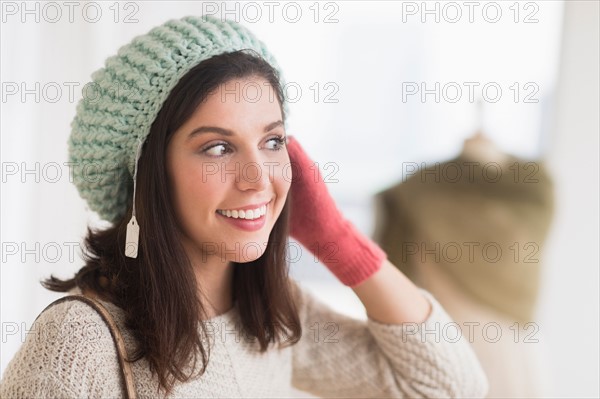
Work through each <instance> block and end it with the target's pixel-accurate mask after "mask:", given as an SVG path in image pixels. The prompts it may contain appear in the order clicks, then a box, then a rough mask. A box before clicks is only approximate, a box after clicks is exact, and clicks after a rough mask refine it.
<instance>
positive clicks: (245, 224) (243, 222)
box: [216, 201, 270, 231]
mask: <svg viewBox="0 0 600 399" xmlns="http://www.w3.org/2000/svg"><path fill="white" fill-rule="evenodd" d="M269 202H270V201H269ZM269 202H268V203H269ZM268 203H267V204H264V205H262V207H261V208H262V209H263V210H261V208H258V209H259V211H258V215H254V210H253V209H248V210H240V211H237V210H221V209H219V210H217V212H216V213H217V215H218V217H219V218H220V219H221V218H222V219H223V221H225V222H227V223H229V224H231V225H233V226H234V227H236V228H238V229H240V230H244V231H257V230H260V229H262V228H263V226H264V225H265V222H266V220H267V216H266V213H267V209H268ZM253 206H254V205H253ZM255 209H256V208H255ZM234 212H237V213H238V215H237V217H233V214H234ZM241 212H243V215H244V218H241V217H240V213H241ZM228 213H229V214H230V215H229V216H227V214H228ZM250 213H251V214H250Z"/></svg>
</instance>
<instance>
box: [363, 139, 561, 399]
mask: <svg viewBox="0 0 600 399" xmlns="http://www.w3.org/2000/svg"><path fill="white" fill-rule="evenodd" d="M376 206H377V221H376V231H375V239H376V240H377V241H378V243H379V244H380V245H381V246H382V248H383V249H384V250H385V251H386V252H387V254H388V257H389V258H390V260H391V261H392V263H394V264H395V265H397V266H398V268H399V269H400V270H401V271H402V272H403V273H404V274H406V275H407V277H409V278H410V279H411V280H412V281H413V282H415V284H417V285H419V286H422V287H423V288H426V289H428V290H429V291H430V292H432V293H433V294H434V295H435V296H436V297H437V298H438V300H439V301H440V303H442V304H443V305H444V307H445V308H446V309H447V311H448V313H449V314H450V315H451V316H452V317H453V318H454V320H455V321H456V322H457V323H458V324H459V325H460V327H461V328H462V335H463V336H464V337H466V338H467V339H469V342H471V343H472V346H473V349H474V350H475V352H476V353H477V355H478V356H479V358H480V361H481V363H482V365H483V367H484V369H485V370H486V373H487V374H488V379H489V381H490V392H489V395H488V397H490V398H500V397H502V398H508V397H535V396H540V395H542V391H541V387H540V385H541V382H540V376H539V375H537V373H538V369H539V367H538V364H536V359H537V355H536V354H535V350H536V345H535V340H536V339H539V338H540V337H539V334H538V335H537V336H536V331H537V330H536V328H537V325H535V324H527V323H528V322H533V321H534V314H535V307H536V300H537V296H538V290H539V282H540V271H541V268H540V266H541V264H540V261H541V259H540V258H541V253H542V245H543V242H544V240H545V238H546V235H547V232H548V230H549V226H550V222H551V216H552V213H553V201H552V182H551V180H550V178H549V176H548V175H547V173H546V172H545V169H544V167H543V165H541V164H540V163H528V162H527V161H525V160H521V159H518V158H516V157H513V156H511V155H508V154H505V153H503V152H502V151H501V150H500V149H498V147H497V146H496V145H495V144H494V143H493V142H492V141H491V140H489V139H488V138H487V137H486V136H485V135H484V134H482V132H481V131H478V132H477V133H476V134H475V135H474V136H473V137H471V138H468V139H466V140H465V142H464V145H463V150H462V152H461V154H460V155H459V156H458V157H456V158H454V159H452V160H450V161H447V162H443V163H439V164H437V165H433V166H429V167H427V168H425V169H422V170H419V171H417V172H416V173H415V174H414V175H412V176H410V177H408V178H407V179H405V181H404V182H402V183H399V184H397V185H395V186H394V187H391V188H389V189H387V190H385V191H383V192H380V193H378V194H377V196H376ZM516 323H518V324H516ZM498 335H500V336H498Z"/></svg>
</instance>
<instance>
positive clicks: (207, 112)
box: [191, 76, 282, 126]
mask: <svg viewBox="0 0 600 399" xmlns="http://www.w3.org/2000/svg"><path fill="white" fill-rule="evenodd" d="M281 117H282V115H281V106H280V104H279V99H278V98H277V95H276V93H275V89H274V88H273V87H272V86H271V84H270V83H269V82H268V81H267V80H266V79H264V78H262V77H258V76H252V77H246V78H240V79H232V80H229V81H227V82H225V83H222V84H221V85H219V86H218V87H217V88H215V89H214V90H213V91H212V92H211V93H210V94H209V95H208V96H207V97H206V99H205V100H204V101H203V102H202V103H201V104H200V105H199V106H198V108H196V110H195V111H194V114H193V115H192V118H191V119H192V120H195V121H196V122H199V121H202V122H206V123H208V122H210V123H212V124H216V123H219V124H232V125H235V124H240V123H241V124H246V125H248V124H251V123H252V122H254V123H259V124H262V125H263V126H264V125H265V124H268V123H271V122H273V121H274V120H277V119H281Z"/></svg>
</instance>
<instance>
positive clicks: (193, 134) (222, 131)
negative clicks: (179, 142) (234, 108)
mask: <svg viewBox="0 0 600 399" xmlns="http://www.w3.org/2000/svg"><path fill="white" fill-rule="evenodd" d="M279 126H283V122H282V121H281V120H278V121H275V122H272V123H269V124H268V125H267V126H265V128H264V129H263V132H264V133H267V132H269V131H271V130H273V129H275V128H276V127H279ZM204 133H216V134H220V135H222V136H235V133H234V132H233V130H229V129H224V128H222V127H217V126H200V127H198V128H196V129H194V130H192V131H191V133H190V134H189V135H188V136H187V139H186V141H188V140H191V139H192V138H194V137H196V136H199V135H201V134H204Z"/></svg>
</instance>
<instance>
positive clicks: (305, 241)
mask: <svg viewBox="0 0 600 399" xmlns="http://www.w3.org/2000/svg"><path fill="white" fill-rule="evenodd" d="M287 150H288V154H289V156H290V162H291V164H292V165H291V166H292V185H291V189H290V191H291V193H290V200H291V209H290V213H291V216H290V225H291V226H290V235H291V236H292V238H294V239H295V240H297V241H298V242H299V243H300V244H302V245H303V246H304V247H306V248H307V249H308V250H309V251H311V252H312V253H313V254H314V255H315V256H316V257H317V259H319V261H321V263H323V264H324V265H325V266H327V268H328V269H329V270H330V271H331V272H332V273H333V274H334V275H335V276H336V277H337V278H338V279H339V280H340V281H341V282H342V283H343V284H345V285H347V286H351V287H352V286H356V285H358V284H360V283H361V282H363V281H364V280H366V279H367V278H369V277H370V276H371V275H372V274H373V273H375V272H376V271H377V270H379V269H380V268H381V265H382V263H383V261H384V259H386V257H387V255H386V254H385V252H383V250H382V249H381V248H379V246H377V244H375V243H374V242H373V241H372V240H371V239H369V238H368V237H366V236H365V235H363V234H362V233H361V232H359V231H358V230H357V229H356V227H355V226H354V225H353V224H352V223H351V222H350V221H348V220H346V218H344V216H343V215H342V214H341V212H340V211H339V209H338V208H337V206H336V205H335V202H334V201H333V198H332V197H331V195H329V191H328V190H327V186H326V185H325V182H324V181H323V177H322V176H321V173H320V171H319V169H318V167H317V165H316V164H315V163H314V162H313V161H311V160H310V158H309V157H308V155H306V153H305V152H304V150H303V149H302V147H301V146H300V144H299V143H298V141H297V140H296V139H295V138H294V137H292V136H288V141H287Z"/></svg>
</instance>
